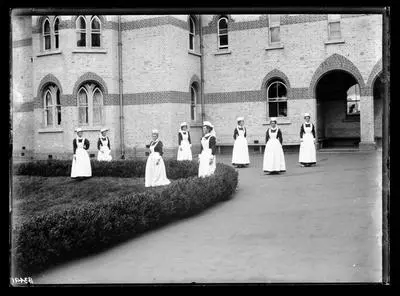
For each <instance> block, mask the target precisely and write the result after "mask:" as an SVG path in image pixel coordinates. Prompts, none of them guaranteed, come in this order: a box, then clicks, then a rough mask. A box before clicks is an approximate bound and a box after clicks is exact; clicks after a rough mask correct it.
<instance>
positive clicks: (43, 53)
mask: <svg viewBox="0 0 400 296" xmlns="http://www.w3.org/2000/svg"><path fill="white" fill-rule="evenodd" d="M56 54H62V51H61V50H52V51H45V52H41V53H39V54H37V55H36V57H43V56H49V55H56Z"/></svg>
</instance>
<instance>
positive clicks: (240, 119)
mask: <svg viewBox="0 0 400 296" xmlns="http://www.w3.org/2000/svg"><path fill="white" fill-rule="evenodd" d="M236 120H237V121H243V120H244V117H238V118H237V119H236Z"/></svg>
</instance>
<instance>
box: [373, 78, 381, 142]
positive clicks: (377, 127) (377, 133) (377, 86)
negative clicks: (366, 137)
mask: <svg viewBox="0 0 400 296" xmlns="http://www.w3.org/2000/svg"><path fill="white" fill-rule="evenodd" d="M373 87H374V92H373V96H374V137H375V142H376V144H377V146H378V147H382V111H383V95H382V94H383V84H382V80H381V76H380V75H379V76H378V77H377V78H376V79H375V82H374V86H373Z"/></svg>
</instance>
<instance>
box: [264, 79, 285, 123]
mask: <svg viewBox="0 0 400 296" xmlns="http://www.w3.org/2000/svg"><path fill="white" fill-rule="evenodd" d="M275 83H278V84H281V85H283V86H284V87H285V89H286V97H285V98H284V99H282V98H276V99H273V101H272V102H271V99H270V98H269V88H270V87H271V86H272V85H273V84H275ZM287 93H288V90H287V86H286V84H285V83H283V82H282V81H279V80H273V81H272V82H271V83H270V84H269V85H268V87H267V106H266V109H267V118H270V116H269V103H270V102H271V103H273V102H277V103H279V102H286V104H287V102H288V98H287ZM286 110H287V111H288V113H289V108H287V105H286ZM288 116H289V114H286V116H279V114H278V116H276V117H277V118H288Z"/></svg>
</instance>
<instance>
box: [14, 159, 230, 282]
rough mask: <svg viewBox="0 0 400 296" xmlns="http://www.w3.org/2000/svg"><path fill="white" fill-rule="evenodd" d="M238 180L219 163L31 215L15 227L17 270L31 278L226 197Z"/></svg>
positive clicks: (194, 212) (193, 212) (227, 168)
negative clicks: (201, 173)
mask: <svg viewBox="0 0 400 296" xmlns="http://www.w3.org/2000/svg"><path fill="white" fill-rule="evenodd" d="M191 164H192V166H193V167H195V168H196V167H197V166H196V165H194V163H191ZM195 168H193V170H195ZM237 184H238V173H237V172H236V171H235V170H234V169H233V168H232V167H229V166H226V165H223V164H217V169H216V171H215V174H214V175H212V176H211V177H207V178H198V177H189V178H186V179H180V180H176V181H173V182H172V183H171V184H170V185H168V186H163V187H156V188H150V189H148V190H146V191H144V192H141V193H132V194H129V195H125V196H116V197H115V199H112V200H111V201H107V202H104V201H103V202H98V203H96V202H94V203H91V204H88V205H85V206H81V207H73V208H69V209H66V210H61V211H57V212H51V213H48V214H45V215H39V216H36V217H32V218H31V219H29V220H27V221H25V222H24V223H22V224H21V225H17V226H16V228H15V230H14V236H13V246H12V248H13V250H12V254H13V255H12V256H13V258H12V260H13V262H14V263H15V267H16V274H18V276H25V275H26V276H31V275H33V274H36V273H38V272H40V271H43V270H44V269H46V268H49V267H51V266H52V265H53V264H57V263H61V262H63V261H66V260H70V259H73V258H78V257H81V256H85V255H88V254H90V253H95V252H98V251H100V250H102V249H104V248H106V247H107V246H110V245H112V244H115V243H117V242H120V241H123V240H126V239H128V238H132V237H134V236H135V235H137V234H139V233H142V232H144V231H146V230H148V229H151V228H155V227H158V226H161V225H165V224H167V223H169V222H171V221H174V220H177V219H180V218H184V217H188V216H191V215H193V214H196V213H199V212H200V211H202V210H204V209H205V208H207V207H210V206H212V205H214V204H215V203H217V202H220V201H224V200H228V199H230V198H231V196H232V194H233V193H234V191H235V189H236V187H237Z"/></svg>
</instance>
